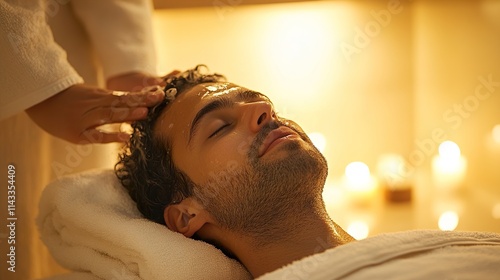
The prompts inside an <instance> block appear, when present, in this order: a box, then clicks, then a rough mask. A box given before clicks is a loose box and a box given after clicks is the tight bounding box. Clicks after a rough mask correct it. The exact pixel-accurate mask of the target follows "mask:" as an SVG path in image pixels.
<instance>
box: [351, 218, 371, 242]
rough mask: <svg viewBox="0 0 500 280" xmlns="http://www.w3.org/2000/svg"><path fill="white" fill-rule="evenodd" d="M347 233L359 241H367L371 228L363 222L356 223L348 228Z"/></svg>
mask: <svg viewBox="0 0 500 280" xmlns="http://www.w3.org/2000/svg"><path fill="white" fill-rule="evenodd" d="M347 233H349V234H350V235H351V236H352V237H354V238H356V239H357V240H361V239H365V238H367V237H368V234H370V227H369V226H368V224H367V223H365V222H363V221H354V222H352V223H350V224H349V225H348V226H347Z"/></svg>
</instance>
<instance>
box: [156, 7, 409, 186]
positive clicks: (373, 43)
mask: <svg viewBox="0 0 500 280" xmlns="http://www.w3.org/2000/svg"><path fill="white" fill-rule="evenodd" d="M372 10H373V11H375V12H379V11H380V10H387V3H386V2H378V3H370V4H365V3H362V2H356V1H354V2H349V1H347V2H343V1H333V2H327V1H313V2H304V3H289V4H274V5H260V6H237V7H234V8H232V9H228V10H224V11H223V12H220V13H219V12H218V10H217V9H215V8H214V7H207V8H198V9H186V10H161V11H158V12H157V14H156V17H155V22H156V27H157V28H158V33H157V35H158V36H157V37H158V39H159V40H158V46H159V51H160V61H161V64H160V65H161V70H162V71H164V72H167V71H168V70H170V69H171V68H181V69H185V68H187V67H192V66H193V65H195V64H198V63H205V64H207V65H209V67H210V68H211V69H212V70H213V71H217V72H220V73H223V74H225V75H226V76H227V77H228V79H229V80H230V81H233V82H235V83H238V84H241V85H244V86H247V87H250V88H252V89H256V90H259V91H261V92H263V93H265V94H267V95H269V96H270V97H271V99H272V100H274V103H275V105H276V107H277V110H278V112H279V113H281V114H282V115H284V116H285V117H289V118H291V119H293V120H295V121H297V122H298V123H299V124H300V125H301V126H302V127H303V128H304V129H305V130H306V132H320V133H322V134H324V135H325V137H326V139H327V146H326V149H325V155H326V157H327V160H328V162H329V165H330V173H331V175H332V176H339V175H341V174H342V173H343V171H344V167H345V166H346V165H347V164H348V163H349V162H351V161H357V160H361V161H364V162H366V163H368V164H369V165H370V167H371V168H372V169H374V168H375V163H376V160H377V158H378V156H379V155H380V154H381V153H386V152H396V153H400V154H406V153H408V152H409V151H410V149H411V147H412V139H413V125H414V121H413V83H412V77H413V65H412V61H413V57H412V47H413V45H412V34H411V29H412V14H411V11H410V9H409V7H405V6H404V5H403V4H401V7H400V10H401V11H400V12H399V13H398V14H392V15H391V19H390V20H388V21H387V26H381V27H380V30H378V31H377V30H376V29H374V32H373V34H371V35H372V36H373V37H368V38H369V39H368V40H369V42H368V41H366V40H365V41H362V40H358V39H357V37H356V36H357V31H356V28H358V27H359V28H361V29H363V30H364V29H365V28H366V26H367V25H370V24H374V23H376V22H375V21H374V18H373V16H372V15H371V14H370V11H372ZM376 24H378V23H376ZM378 26H380V25H378ZM343 48H344V49H345V50H343ZM351 52H352V53H351Z"/></svg>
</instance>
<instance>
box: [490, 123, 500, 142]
mask: <svg viewBox="0 0 500 280" xmlns="http://www.w3.org/2000/svg"><path fill="white" fill-rule="evenodd" d="M491 136H492V137H493V141H495V143H498V144H500V124H497V125H495V126H494V127H493V130H492V131H491Z"/></svg>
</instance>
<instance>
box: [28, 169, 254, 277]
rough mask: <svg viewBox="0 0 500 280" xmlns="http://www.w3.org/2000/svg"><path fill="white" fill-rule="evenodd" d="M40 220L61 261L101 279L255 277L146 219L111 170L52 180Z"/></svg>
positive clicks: (199, 243) (43, 233)
mask: <svg viewBox="0 0 500 280" xmlns="http://www.w3.org/2000/svg"><path fill="white" fill-rule="evenodd" d="M37 225H38V229H39V231H40V235H41V238H42V240H43V241H44V243H45V244H46V245H47V247H48V248H49V250H50V252H51V254H52V255H53V257H54V258H55V259H56V260H57V261H58V262H59V263H60V264H61V265H62V266H64V267H66V268H68V269H70V270H73V271H82V272H90V273H92V274H94V275H95V276H97V277H100V278H103V279H128V280H132V279H147V280H149V279H251V278H252V277H251V275H250V273H249V272H248V271H247V270H246V269H245V268H244V267H243V266H242V265H241V264H240V263H239V262H237V261H236V260H234V259H231V258H229V257H227V256H226V255H224V254H223V253H222V252H221V251H220V250H219V249H217V248H215V247H214V246H212V245H210V244H208V243H205V242H202V241H197V240H193V239H190V238H187V237H185V236H183V235H182V234H179V233H176V232H172V231H170V230H169V229H168V228H167V227H166V226H163V225H160V224H157V223H154V222H152V221H149V220H147V219H145V218H144V217H143V216H142V215H141V213H140V212H139V211H138V210H137V207H136V205H135V202H134V201H132V199H131V198H130V197H129V195H128V193H127V191H126V190H125V188H123V186H122V185H121V184H120V182H119V180H118V179H117V178H116V176H115V175H114V172H113V171H112V170H92V171H87V172H84V173H80V174H75V175H71V176H67V177H63V178H61V179H59V180H57V181H54V182H52V183H50V184H49V185H48V186H47V187H46V188H45V190H44V192H43V194H42V198H41V201H40V205H39V215H38V217H37Z"/></svg>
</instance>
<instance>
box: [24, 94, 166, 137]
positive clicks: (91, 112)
mask: <svg viewBox="0 0 500 280" xmlns="http://www.w3.org/2000/svg"><path fill="white" fill-rule="evenodd" d="M163 97H164V93H163V89H162V88H161V87H160V86H156V87H150V88H146V89H144V90H143V91H142V92H135V93H134V92H132V93H128V94H124V95H114V94H112V92H110V91H109V90H104V89H100V88H96V87H89V86H86V85H83V84H77V85H73V86H71V87H69V88H67V89H66V90H63V91H62V92H60V93H58V94H56V95H54V96H52V97H51V98H48V99H46V100H45V101H43V102H40V103H38V104H37V105H35V106H33V107H31V108H29V109H27V110H26V112H27V113H28V115H29V116H30V118H31V119H32V120H33V121H34V122H35V123H36V124H37V125H38V126H40V127H41V128H43V129H44V130H45V131H47V132H49V133H50V134H52V135H54V136H56V137H59V138H62V139H65V140H67V141H69V142H72V143H76V144H88V143H109V142H124V141H127V140H128V138H129V135H128V134H126V133H123V132H102V131H100V130H98V126H100V125H104V124H109V123H122V122H129V121H134V120H138V119H142V118H144V117H146V115H147V111H148V108H147V107H149V106H153V105H155V104H157V103H158V102H160V101H161V100H163Z"/></svg>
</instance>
